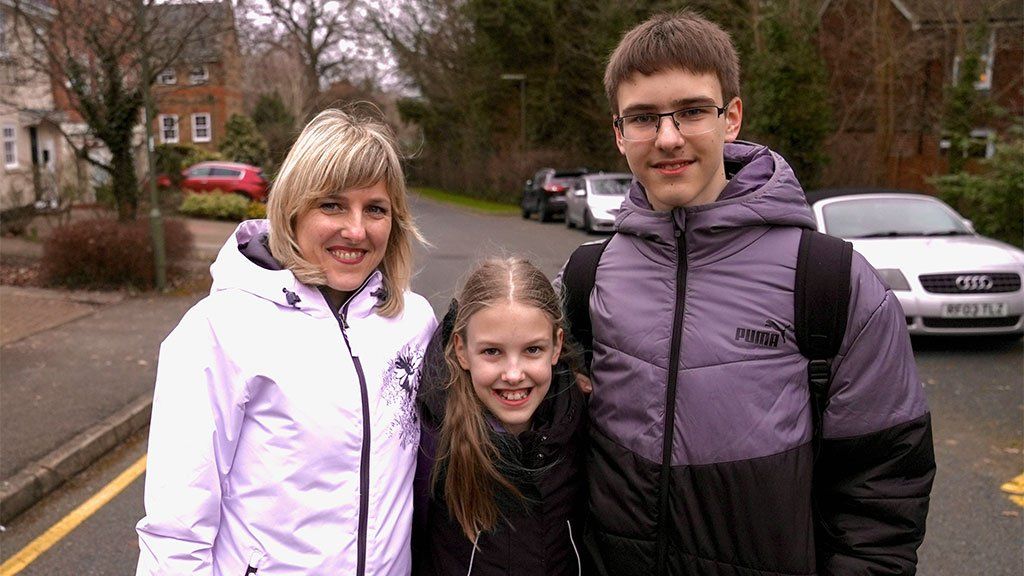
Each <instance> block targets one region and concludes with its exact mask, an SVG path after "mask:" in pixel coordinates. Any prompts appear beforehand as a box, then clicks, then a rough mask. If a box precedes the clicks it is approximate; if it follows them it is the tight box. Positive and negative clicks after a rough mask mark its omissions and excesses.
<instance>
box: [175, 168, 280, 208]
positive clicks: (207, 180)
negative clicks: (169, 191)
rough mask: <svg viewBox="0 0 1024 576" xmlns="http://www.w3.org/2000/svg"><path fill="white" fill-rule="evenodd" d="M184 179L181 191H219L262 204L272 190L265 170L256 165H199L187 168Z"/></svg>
mask: <svg viewBox="0 0 1024 576" xmlns="http://www.w3.org/2000/svg"><path fill="white" fill-rule="evenodd" d="M181 176H182V178H183V180H182V181H181V188H182V190H188V191H191V192H212V191H214V190H220V191H221V192H226V193H228V194H238V195H241V196H245V197H246V198H249V199H250V200H257V201H259V202H266V201H267V191H268V189H269V187H270V183H269V182H268V181H267V179H266V177H264V175H263V170H260V168H259V167H257V166H251V165H249V164H239V163H237V162H200V163H198V164H195V165H193V166H190V167H189V168H187V169H185V171H183V172H182V173H181ZM158 182H159V181H158Z"/></svg>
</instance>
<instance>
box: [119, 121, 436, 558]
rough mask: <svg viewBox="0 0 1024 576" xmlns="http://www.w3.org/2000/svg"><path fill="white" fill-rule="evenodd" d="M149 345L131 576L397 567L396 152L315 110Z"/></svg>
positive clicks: (415, 328)
mask: <svg viewBox="0 0 1024 576" xmlns="http://www.w3.org/2000/svg"><path fill="white" fill-rule="evenodd" d="M267 216H268V220H252V221H247V222H243V223H242V224H240V225H239V227H238V229H237V230H236V231H235V233H234V235H233V236H232V238H231V239H230V240H229V241H228V242H227V243H226V244H225V246H224V247H223V248H222V249H221V251H220V254H219V255H218V257H217V260H216V262H215V263H214V264H213V266H212V268H211V272H212V275H213V287H212V289H211V293H210V295H209V296H208V297H207V298H205V299H204V300H202V301H201V302H199V303H198V304H196V306H195V307H193V308H192V309H191V310H190V311H189V312H188V313H187V314H186V315H185V317H184V318H183V319H182V320H181V322H180V324H178V326H177V328H175V330H174V331H173V332H172V333H171V334H170V335H169V336H168V337H167V339H166V340H165V341H164V343H163V346H162V347H161V350H160V364H159V369H158V373H157V382H156V392H155V397H154V403H153V420H152V425H151V429H150V444H149V464H148V473H147V477H146V517H145V518H143V519H142V520H141V521H140V522H139V524H138V527H137V529H138V533H139V539H140V548H141V554H140V558H139V565H138V574H140V575H141V574H210V575H221V574H223V575H231V576H234V575H238V576H241V575H243V574H264V573H266V574H353V575H358V576H363V575H375V576H377V575H379V576H384V575H389V576H391V575H393V576H397V575H405V574H408V573H409V571H410V569H411V568H410V567H411V564H410V562H411V558H410V547H409V541H410V531H411V522H412V482H413V470H414V467H415V461H416V449H417V444H418V441H419V427H418V423H417V421H416V416H415V408H414V402H415V393H416V388H417V379H418V376H417V373H418V367H419V364H420V362H421V360H422V357H423V351H424V349H425V347H426V344H427V342H428V339H429V337H430V335H431V333H432V332H433V330H434V327H435V326H436V320H435V318H434V315H433V312H432V310H431V308H430V306H429V305H428V304H427V302H426V301H425V300H424V299H423V298H422V297H420V296H418V295H416V294H414V293H412V292H410V291H409V281H410V276H411V269H412V262H411V259H412V248H411V241H412V240H413V239H419V238H420V236H419V232H418V231H417V229H416V227H415V225H414V224H413V221H412V218H411V215H410V213H409V208H408V205H407V202H406V189H405V182H404V177H403V174H402V170H401V165H400V160H399V155H398V153H397V151H396V146H395V143H394V141H393V139H392V137H391V135H390V132H389V131H388V129H387V128H386V127H385V126H384V125H383V124H382V123H380V122H379V121H378V120H376V119H375V118H369V117H362V116H358V115H355V114H349V113H345V112H342V111H339V110H327V111H324V112H322V113H320V114H319V115H318V116H316V117H315V118H314V119H313V120H312V121H311V122H310V123H309V125H307V126H306V127H305V129H304V130H303V131H302V133H301V135H300V136H299V138H298V140H297V141H296V143H295V145H294V146H293V148H292V149H291V151H290V152H289V154H288V157H287V158H286V159H285V161H284V164H283V165H282V167H281V171H280V174H279V175H278V178H277V180H276V181H275V183H274V186H273V189H272V192H271V195H270V201H269V204H268V207H267Z"/></svg>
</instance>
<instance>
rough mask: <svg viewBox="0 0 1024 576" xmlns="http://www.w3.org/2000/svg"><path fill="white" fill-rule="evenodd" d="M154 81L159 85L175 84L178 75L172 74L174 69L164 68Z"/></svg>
mask: <svg viewBox="0 0 1024 576" xmlns="http://www.w3.org/2000/svg"><path fill="white" fill-rule="evenodd" d="M156 81H157V82H159V83H160V84H177V83H178V75H177V74H175V73H174V68H165V69H164V70H163V71H161V72H160V75H159V76H157V78H156Z"/></svg>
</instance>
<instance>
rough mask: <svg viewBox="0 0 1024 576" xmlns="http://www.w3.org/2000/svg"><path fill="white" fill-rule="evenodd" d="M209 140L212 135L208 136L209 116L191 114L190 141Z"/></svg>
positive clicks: (205, 114)
mask: <svg viewBox="0 0 1024 576" xmlns="http://www.w3.org/2000/svg"><path fill="white" fill-rule="evenodd" d="M211 138H212V135H211V134H210V115H209V114H207V113H203V114H193V115H192V141H193V142H209V141H210V139H211Z"/></svg>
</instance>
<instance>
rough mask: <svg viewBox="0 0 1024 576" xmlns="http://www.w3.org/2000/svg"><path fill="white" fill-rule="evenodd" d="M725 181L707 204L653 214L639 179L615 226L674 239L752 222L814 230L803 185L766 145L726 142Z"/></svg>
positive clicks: (636, 233)
mask: <svg viewBox="0 0 1024 576" xmlns="http://www.w3.org/2000/svg"><path fill="white" fill-rule="evenodd" d="M724 155H725V171H726V175H727V176H728V178H729V182H728V184H726V186H725V188H724V189H723V190H722V193H721V194H720V195H719V196H718V200H716V201H715V202H712V203H710V204H704V205H701V206H694V207H690V208H676V209H674V210H672V211H671V212H655V211H654V210H653V209H652V208H651V203H650V202H649V201H648V200H647V193H646V191H645V190H644V188H643V185H642V184H640V183H639V182H638V181H635V180H634V182H633V185H632V186H631V187H630V190H629V194H628V196H627V197H626V201H625V202H624V203H623V205H622V210H621V212H619V214H618V216H617V217H616V219H615V226H616V230H617V231H619V232H623V233H627V234H633V235H637V236H641V237H644V238H648V239H652V240H661V241H664V242H669V243H674V234H675V230H676V229H677V228H678V229H681V230H685V231H686V232H687V235H691V234H694V235H705V234H717V233H721V232H723V231H726V230H730V229H740V228H745V227H751V226H766V225H768V226H796V227H799V228H812V229H813V228H814V216H813V213H812V212H811V209H810V207H809V206H808V205H807V200H806V198H805V197H804V191H803V188H801V187H800V183H799V182H798V181H797V179H796V175H795V174H794V173H793V169H792V168H791V167H790V166H789V164H788V163H787V162H786V160H785V159H784V158H783V157H782V156H780V155H778V154H776V153H775V152H772V151H771V150H769V149H768V147H767V146H762V145H760V144H753V143H750V142H741V141H738V142H733V143H727V144H726V145H725V150H724Z"/></svg>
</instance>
